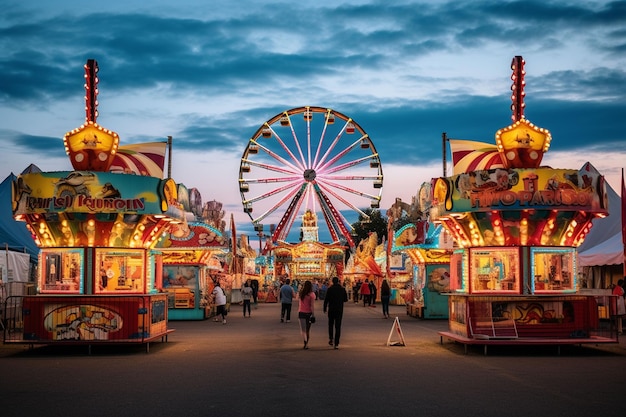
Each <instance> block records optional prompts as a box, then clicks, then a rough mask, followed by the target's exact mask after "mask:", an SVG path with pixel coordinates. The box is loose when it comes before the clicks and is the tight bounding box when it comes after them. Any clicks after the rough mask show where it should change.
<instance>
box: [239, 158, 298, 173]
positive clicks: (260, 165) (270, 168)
mask: <svg viewBox="0 0 626 417" xmlns="http://www.w3.org/2000/svg"><path fill="white" fill-rule="evenodd" d="M242 161H243V162H245V163H247V164H248V165H249V166H255V167H258V168H263V169H266V170H268V171H274V172H280V173H281V174H292V175H293V174H295V175H297V174H298V171H295V172H294V171H292V170H289V169H286V168H281V167H278V166H276V165H269V164H263V163H261V162H254V161H251V160H249V159H242Z"/></svg>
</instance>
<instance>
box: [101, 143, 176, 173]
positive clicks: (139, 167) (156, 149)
mask: <svg viewBox="0 0 626 417" xmlns="http://www.w3.org/2000/svg"><path fill="white" fill-rule="evenodd" d="M166 150H167V142H147V143H138V144H135V145H126V146H120V147H119V148H118V150H117V153H116V154H115V158H113V163H112V164H111V168H110V171H111V172H115V173H123V174H136V175H143V176H147V177H158V178H163V167H164V165H165V152H166Z"/></svg>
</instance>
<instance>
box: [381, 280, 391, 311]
mask: <svg viewBox="0 0 626 417" xmlns="http://www.w3.org/2000/svg"><path fill="white" fill-rule="evenodd" d="M390 299H391V287H390V286H389V283H388V282H387V280H386V279H383V282H382V284H380V304H381V305H382V306H383V317H384V318H386V319H388V318H389V300H390Z"/></svg>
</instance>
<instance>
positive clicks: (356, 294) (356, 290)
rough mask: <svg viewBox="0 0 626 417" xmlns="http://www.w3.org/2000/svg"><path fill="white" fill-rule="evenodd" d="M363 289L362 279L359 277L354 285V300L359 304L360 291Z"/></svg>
mask: <svg viewBox="0 0 626 417" xmlns="http://www.w3.org/2000/svg"><path fill="white" fill-rule="evenodd" d="M360 290H361V280H360V279H357V280H356V281H355V282H354V285H353V286H352V301H354V304H359V291H360Z"/></svg>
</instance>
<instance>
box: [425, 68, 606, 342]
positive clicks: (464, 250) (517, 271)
mask: <svg viewBox="0 0 626 417" xmlns="http://www.w3.org/2000/svg"><path fill="white" fill-rule="evenodd" d="M512 69H513V76H512V79H513V81H514V83H513V86H512V90H513V105H512V107H511V108H512V109H513V121H514V123H513V124H512V125H510V126H508V127H506V128H504V129H501V130H499V131H497V133H496V135H495V136H496V146H493V145H489V144H485V143H478V142H469V141H455V140H450V147H451V149H452V156H453V162H454V175H453V176H451V177H442V178H436V179H434V180H433V184H434V186H433V188H432V204H433V205H432V209H431V218H432V219H433V221H436V222H438V223H441V224H442V225H443V226H444V227H445V228H446V229H447V230H448V231H449V232H450V233H451V234H452V236H453V238H454V239H455V241H456V243H457V245H458V247H459V249H457V250H455V251H454V253H453V254H452V256H451V261H450V264H451V265H450V279H451V281H450V291H451V293H452V295H451V296H450V300H449V331H447V332H441V335H442V340H443V337H447V338H450V339H452V340H456V341H459V342H461V343H465V344H466V348H467V344H471V343H479V344H482V345H484V346H485V349H486V346H487V345H488V344H497V343H501V344H518V343H519V344H521V343H546V344H558V345H561V344H579V343H589V342H592V343H601V342H615V341H617V336H616V334H615V333H614V332H613V331H612V328H611V329H600V327H601V326H600V321H599V318H598V306H597V303H596V300H595V298H594V297H593V296H586V295H582V294H580V293H578V292H577V290H578V286H577V265H576V248H577V247H578V246H579V245H580V244H581V243H582V242H583V240H584V239H585V236H586V234H587V233H588V232H589V230H590V228H591V226H592V220H593V219H594V218H597V217H603V216H606V215H607V214H608V211H607V197H606V190H605V182H604V177H603V176H602V175H600V174H599V173H598V172H597V171H596V170H595V169H594V168H593V167H592V166H591V165H590V164H589V163H587V164H585V165H584V166H583V167H582V168H581V169H579V170H575V169H555V168H551V167H547V166H541V160H542V157H543V154H544V152H546V151H547V150H548V148H549V146H550V141H551V135H550V133H549V132H548V131H547V130H546V129H543V128H540V127H538V126H536V125H534V124H533V123H531V122H530V121H529V120H527V119H525V118H524V116H523V108H524V103H523V96H524V93H523V86H524V80H523V75H524V61H523V60H522V58H521V57H515V58H514V60H513V63H512Z"/></svg>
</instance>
